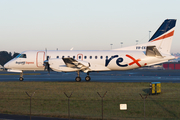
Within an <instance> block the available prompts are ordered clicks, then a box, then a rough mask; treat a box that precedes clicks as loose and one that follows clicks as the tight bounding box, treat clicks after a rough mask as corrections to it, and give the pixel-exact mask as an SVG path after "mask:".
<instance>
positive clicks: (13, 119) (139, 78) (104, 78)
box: [0, 69, 180, 120]
mask: <svg viewBox="0 0 180 120" xmlns="http://www.w3.org/2000/svg"><path fill="white" fill-rule="evenodd" d="M24 74H25V75H24V76H23V77H24V81H25V82H26V81H29V82H41V81H42V82H44V81H46V82H75V77H77V73H76V72H70V73H61V72H53V71H51V72H50V74H48V72H47V71H36V72H32V71H26V72H24ZM80 76H81V79H82V80H81V82H86V81H85V77H86V74H85V73H80ZM90 77H91V81H90V82H172V83H180V70H152V69H151V70H146V69H137V70H129V71H109V72H91V73H90ZM9 81H19V74H18V73H9V72H6V71H0V82H9ZM29 119H30V117H29V116H20V115H8V114H0V120H29ZM32 120H68V119H60V118H47V117H35V116H32Z"/></svg>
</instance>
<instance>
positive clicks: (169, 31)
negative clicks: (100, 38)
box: [4, 19, 176, 82]
mask: <svg viewBox="0 0 180 120" xmlns="http://www.w3.org/2000/svg"><path fill="white" fill-rule="evenodd" d="M175 24H176V19H166V20H165V21H164V22H163V23H162V25H161V26H160V27H159V28H158V29H157V31H156V32H155V34H154V35H153V36H152V37H151V38H150V40H149V41H148V42H147V43H144V44H140V45H135V46H130V47H125V48H119V49H113V50H89V51H87V50H81V51H80V50H69V51H63V50H54V51H53V50H51V51H49V50H48V51H46V50H39V51H37V50H34V51H24V52H22V53H21V54H19V55H18V56H17V57H16V58H14V59H12V60H10V61H9V62H7V63H6V64H5V65H4V67H5V68H6V69H7V71H9V72H19V73H20V78H19V80H20V81H23V71H26V70H33V71H36V70H44V69H47V70H48V71H49V70H50V69H52V70H54V71H57V72H77V77H76V78H75V80H76V81H78V82H79V81H81V77H80V75H79V72H80V71H82V72H85V73H87V76H86V77H85V80H86V81H90V79H91V78H90V76H89V73H90V72H93V71H113V70H116V71H117V70H130V69H135V68H139V67H143V66H151V65H154V64H159V63H162V62H167V61H168V60H171V59H174V58H175V57H174V56H172V55H171V54H170V48H171V43H172V39H173V35H174V28H175Z"/></svg>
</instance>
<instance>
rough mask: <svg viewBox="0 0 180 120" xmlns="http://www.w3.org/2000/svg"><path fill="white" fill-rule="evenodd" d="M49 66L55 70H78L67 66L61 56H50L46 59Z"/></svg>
mask: <svg viewBox="0 0 180 120" xmlns="http://www.w3.org/2000/svg"><path fill="white" fill-rule="evenodd" d="M48 63H49V65H50V68H51V69H52V70H54V71H57V72H73V71H78V70H79V69H78V68H71V67H67V66H66V64H65V63H64V61H63V59H61V58H51V59H49V61H48Z"/></svg>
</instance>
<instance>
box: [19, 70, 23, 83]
mask: <svg viewBox="0 0 180 120" xmlns="http://www.w3.org/2000/svg"><path fill="white" fill-rule="evenodd" d="M19 80H20V81H23V80H24V78H23V71H22V72H21V73H20V77H19Z"/></svg>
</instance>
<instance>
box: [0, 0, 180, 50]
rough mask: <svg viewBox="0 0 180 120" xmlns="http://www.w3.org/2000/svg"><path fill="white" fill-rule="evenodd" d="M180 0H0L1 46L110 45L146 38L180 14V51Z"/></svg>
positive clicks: (177, 40) (179, 41)
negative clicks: (164, 22)
mask: <svg viewBox="0 0 180 120" xmlns="http://www.w3.org/2000/svg"><path fill="white" fill-rule="evenodd" d="M179 5H180V0H0V41H1V44H0V51H8V52H22V51H25V50H45V48H47V49H48V50H56V49H58V50H70V49H71V48H73V50H110V49H111V45H110V44H113V45H112V48H113V49H115V48H120V47H121V42H123V44H122V46H123V47H127V46H132V45H135V44H136V40H138V44H141V43H146V42H148V39H149V31H151V32H150V36H152V35H153V33H154V32H155V31H156V30H157V29H158V27H159V26H160V25H161V24H162V22H163V21H164V20H165V19H177V23H176V28H175V34H174V39H173V42H172V48H171V52H172V53H176V52H180V47H179V46H180V34H178V33H179V32H180V24H179V21H180V7H179Z"/></svg>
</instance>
